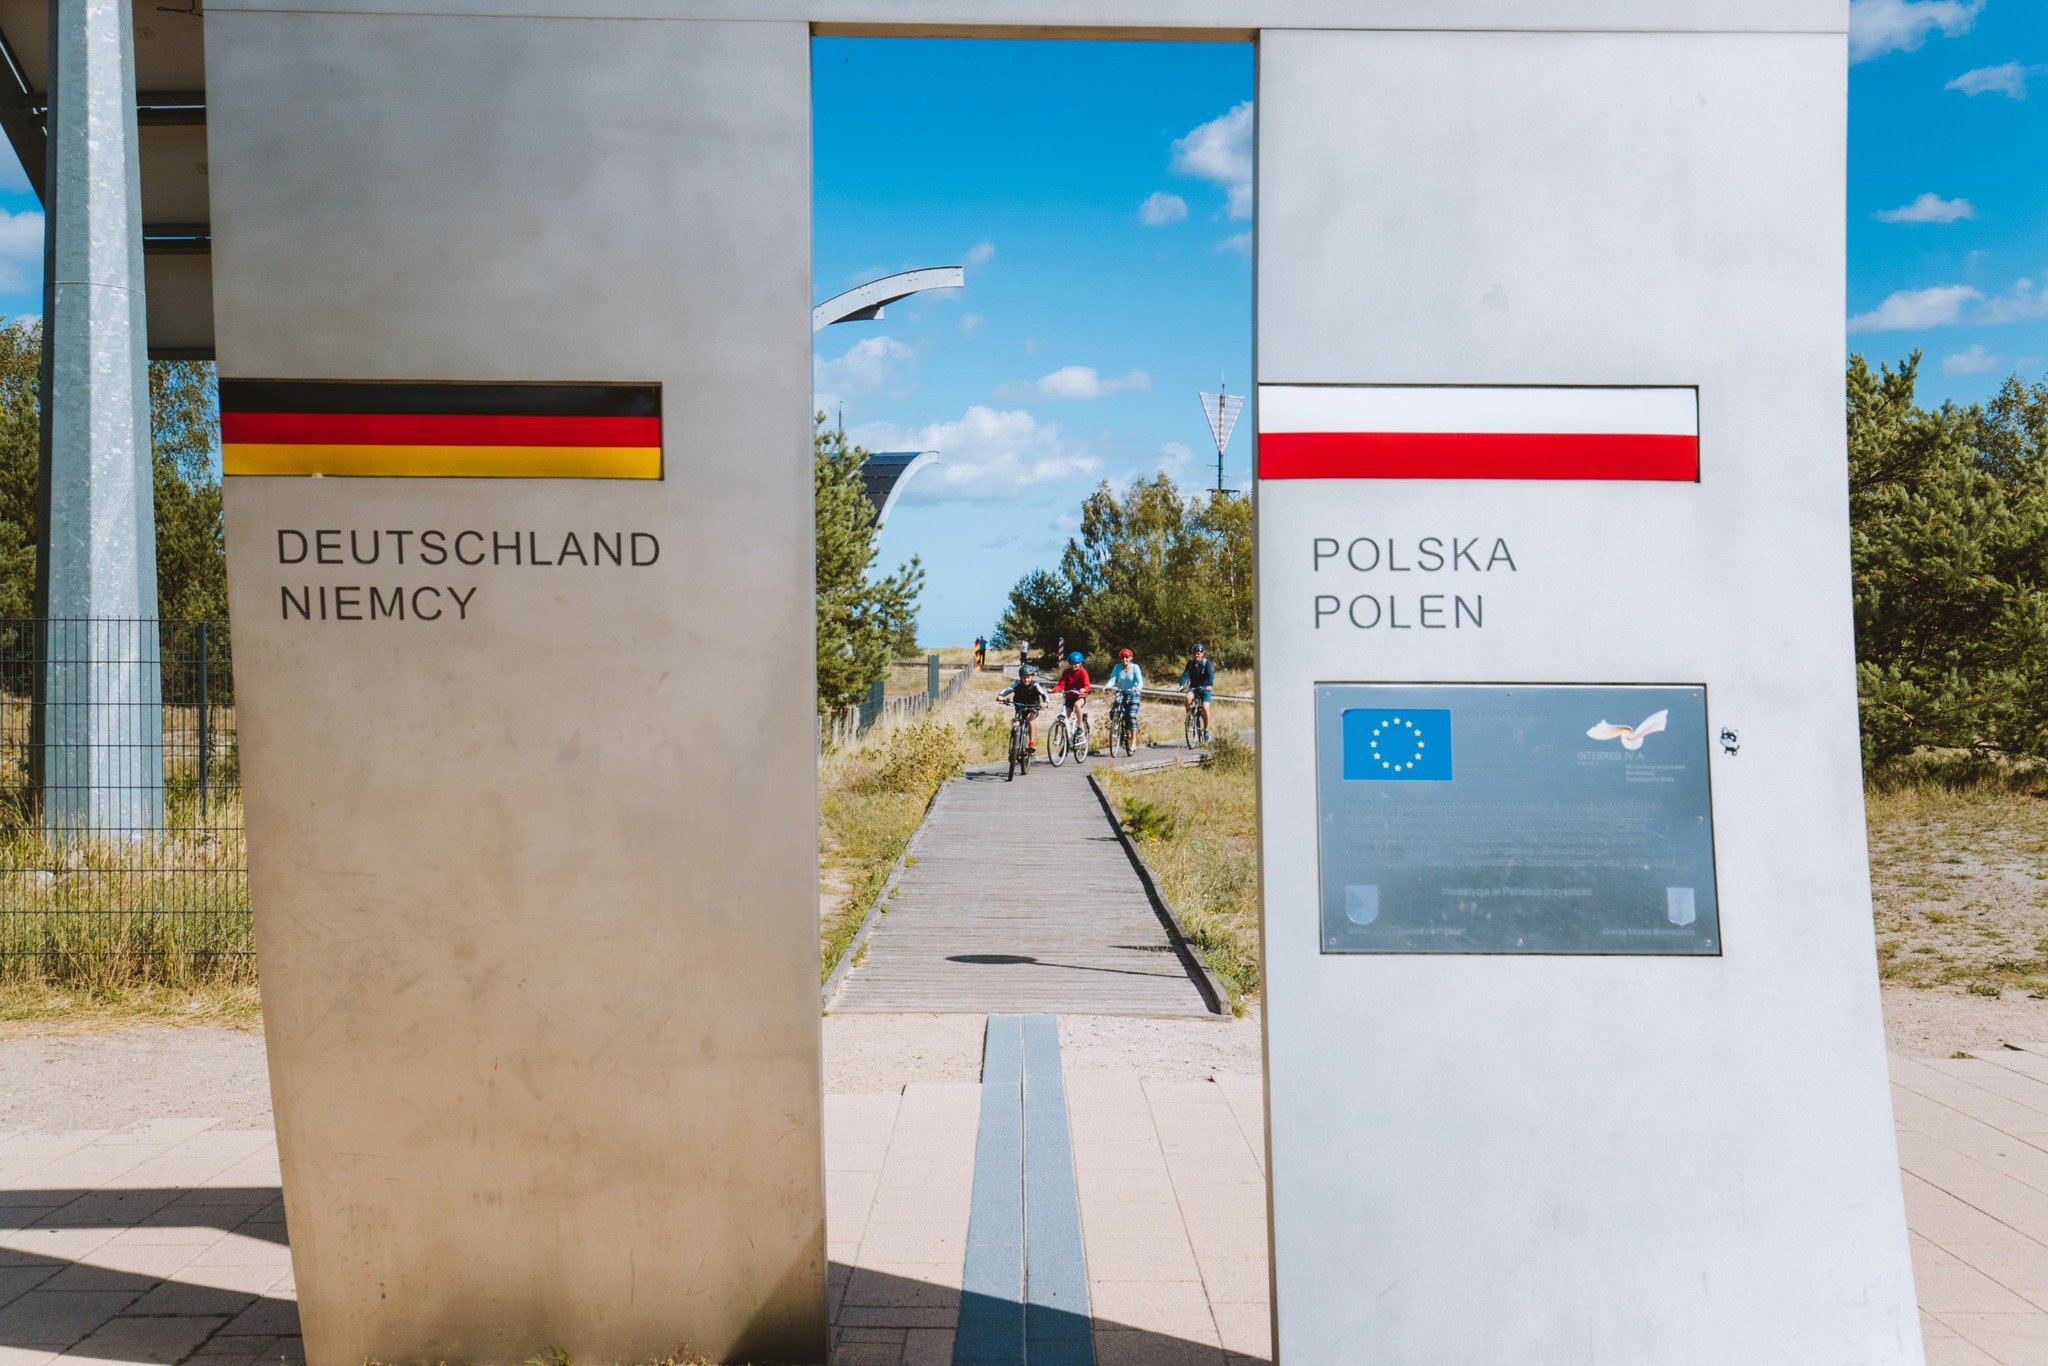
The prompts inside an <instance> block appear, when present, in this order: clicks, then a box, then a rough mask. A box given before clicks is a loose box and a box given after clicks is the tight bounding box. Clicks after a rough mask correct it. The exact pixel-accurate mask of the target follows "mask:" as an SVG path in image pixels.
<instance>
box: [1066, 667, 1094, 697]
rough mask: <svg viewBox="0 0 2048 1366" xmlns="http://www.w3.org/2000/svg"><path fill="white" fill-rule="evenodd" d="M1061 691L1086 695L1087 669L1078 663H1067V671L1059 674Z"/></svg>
mask: <svg viewBox="0 0 2048 1366" xmlns="http://www.w3.org/2000/svg"><path fill="white" fill-rule="evenodd" d="M1059 690H1060V691H1061V692H1077V693H1079V694H1081V696H1083V697H1086V696H1087V695H1088V670H1087V669H1086V668H1084V667H1082V666H1081V665H1079V664H1069V665H1068V666H1067V671H1066V672H1065V673H1063V674H1061V675H1060V687H1059Z"/></svg>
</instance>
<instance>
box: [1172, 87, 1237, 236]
mask: <svg viewBox="0 0 2048 1366" xmlns="http://www.w3.org/2000/svg"><path fill="white" fill-rule="evenodd" d="M1173 169H1174V170H1176V171H1179V172H1181V173H1182V174H1183V175H1194V176H1200V177H1202V179H1204V180H1213V181H1215V182H1216V183H1217V184H1219V185H1221V186H1223V187H1224V188H1225V189H1226V190H1228V191H1229V192H1230V216H1231V217H1232V218H1250V217H1251V216H1252V102H1251V101H1250V100H1246V101H1245V102H1244V103H1242V104H1240V105H1238V106H1237V107H1236V108H1235V109H1232V110H1231V111H1230V112H1229V113H1228V114H1225V115H1223V116H1222V117H1221V118H1215V119H1211V120H1209V122H1207V123H1205V124H1202V125H1201V126H1200V127H1198V128H1196V129H1195V130H1194V131H1193V132H1191V133H1189V134H1188V135H1187V136H1186V137H1184V138H1181V139H1179V140H1177V141H1176V142H1175V143H1174V144H1173Z"/></svg>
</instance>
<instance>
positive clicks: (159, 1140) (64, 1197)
mask: <svg viewBox="0 0 2048 1366" xmlns="http://www.w3.org/2000/svg"><path fill="white" fill-rule="evenodd" d="M60 1357H61V1358H62V1359H64V1360H66V1361H76V1360H81V1359H91V1360H97V1361H109V1362H137V1363H152V1366H165V1364H167V1363H174V1362H184V1361H189V1362H194V1363H198V1364H199V1366H244V1364H245V1363H246V1364H248V1366H254V1363H259V1362H261V1363H274V1362H277V1361H279V1360H283V1361H286V1362H292V1363H296V1362H300V1361H303V1360H304V1358H305V1353H304V1351H303V1349H302V1348H301V1346H300V1343H299V1311H298V1301H297V1297H296V1295H295V1293H294V1291H293V1287H292V1268H291V1254H290V1252H289V1251H288V1250H287V1248H286V1246H285V1234H284V1202H283V1199H282V1196H281V1193H280V1192H279V1189H278V1173H277V1145H276V1141H275V1140H274V1139H273V1138H272V1136H271V1134H270V1132H269V1131H268V1130H233V1129H229V1130H223V1129H219V1128H217V1127H215V1121H213V1120H210V1119H158V1120H148V1121H144V1122H142V1123H139V1124H131V1125H129V1126H127V1127H126V1128H122V1129H116V1130H90V1129H88V1130H76V1131H69V1132H50V1131H47V1130H43V1131H37V1130H29V1129H20V1128H4V1129H0V1366H43V1363H45V1362H49V1361H53V1360H57V1359H59V1358H60Z"/></svg>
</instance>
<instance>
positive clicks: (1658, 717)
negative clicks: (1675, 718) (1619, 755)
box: [1586, 711, 1671, 749]
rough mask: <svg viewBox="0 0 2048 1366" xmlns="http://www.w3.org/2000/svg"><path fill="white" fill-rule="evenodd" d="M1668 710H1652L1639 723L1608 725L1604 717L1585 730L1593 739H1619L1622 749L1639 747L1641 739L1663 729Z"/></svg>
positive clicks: (1668, 715) (1641, 743) (1641, 745)
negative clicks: (1597, 723) (1595, 724)
mask: <svg viewBox="0 0 2048 1366" xmlns="http://www.w3.org/2000/svg"><path fill="white" fill-rule="evenodd" d="M1670 715H1671V713H1670V712H1669V711H1660V712H1652V713H1651V714H1650V715H1648V716H1646V717H1644V718H1643V721H1642V724H1641V725H1635V726H1616V725H1610V724H1609V723H1608V722H1607V721H1606V720H1605V719H1604V718H1603V719H1602V720H1601V722H1600V724H1599V725H1597V726H1594V727H1593V728H1592V729H1591V730H1589V731H1587V732H1586V735H1587V736H1588V737H1589V738H1591V739H1594V740H1619V741H1621V747H1622V748H1623V749H1641V748H1642V747H1643V741H1645V740H1647V739H1649V738H1650V737H1651V736H1652V735H1655V734H1656V733H1657V732H1658V731H1660V730H1662V729H1664V722H1665V721H1666V720H1667V719H1668V718H1669V717H1670Z"/></svg>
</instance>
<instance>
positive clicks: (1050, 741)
mask: <svg viewBox="0 0 2048 1366" xmlns="http://www.w3.org/2000/svg"><path fill="white" fill-rule="evenodd" d="M1045 751H1046V757H1047V758H1048V759H1051V760H1052V766H1053V767H1054V768H1058V767H1059V766H1060V765H1061V764H1063V763H1065V762H1066V761H1067V718H1066V717H1064V716H1055V717H1054V718H1053V720H1052V729H1051V730H1050V731H1048V732H1047V733H1046V737H1045Z"/></svg>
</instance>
